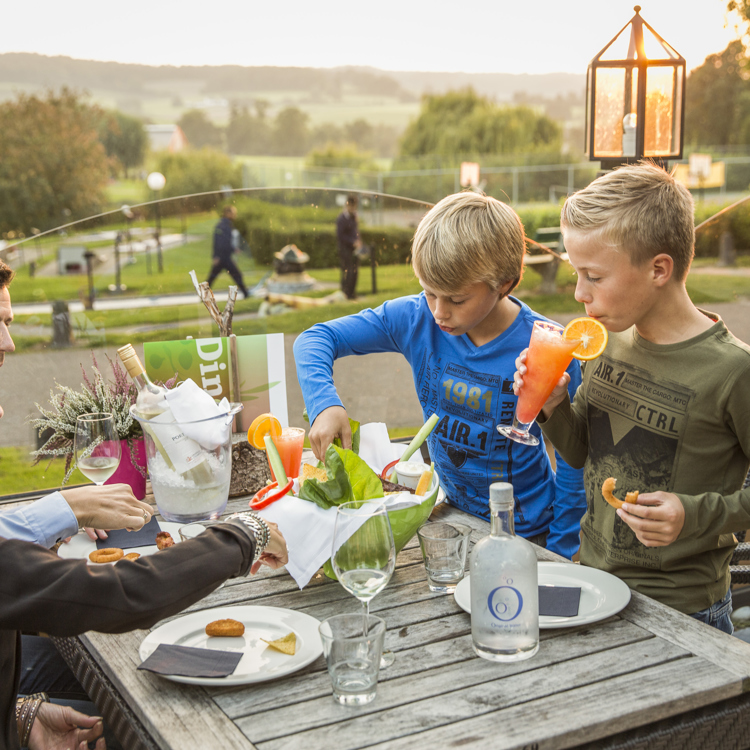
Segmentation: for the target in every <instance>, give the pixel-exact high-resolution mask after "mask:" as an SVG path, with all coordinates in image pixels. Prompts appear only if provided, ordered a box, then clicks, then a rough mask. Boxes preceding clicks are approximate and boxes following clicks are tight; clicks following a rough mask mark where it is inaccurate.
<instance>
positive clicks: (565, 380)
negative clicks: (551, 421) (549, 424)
mask: <svg viewBox="0 0 750 750" xmlns="http://www.w3.org/2000/svg"><path fill="white" fill-rule="evenodd" d="M528 353H529V350H528V349H524V350H523V351H522V352H521V353H520V354H519V355H518V357H517V358H516V373H515V375H514V376H513V393H515V394H516V396H517V395H518V394H519V393H520V391H521V390H522V389H523V376H524V375H525V374H526V373H527V372H528V370H527V369H526V357H527V355H528ZM569 383H570V375H568V373H567V372H565V373H563V376H562V377H561V378H560V380H558V381H557V384H556V385H555V387H554V388H553V389H552V393H550V395H549V398H548V399H547V400H546V401H545V402H544V406H543V407H542V408H541V413H542V415H543V416H544V417H545V419H548V418H549V416H550V415H551V414H552V412H553V411H554V410H555V409H556V408H557V407H558V406H559V405H560V404H561V403H562V402H563V401H565V397H566V396H567V395H568V384H569Z"/></svg>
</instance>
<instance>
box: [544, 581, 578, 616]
mask: <svg viewBox="0 0 750 750" xmlns="http://www.w3.org/2000/svg"><path fill="white" fill-rule="evenodd" d="M580 601H581V589H580V588H579V587H577V586H540V587H539V614H540V615H547V616H549V617H575V616H576V615H577V614H578V605H579V604H580Z"/></svg>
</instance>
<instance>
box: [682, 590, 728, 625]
mask: <svg viewBox="0 0 750 750" xmlns="http://www.w3.org/2000/svg"><path fill="white" fill-rule="evenodd" d="M731 615H732V591H731V590H729V591H727V593H726V595H725V596H724V598H723V599H720V600H719V601H718V602H714V603H713V604H712V605H711V606H710V607H708V608H706V609H702V610H701V611H700V612H693V614H692V615H690V616H691V617H693V618H695V619H696V620H699V621H700V622H705V623H706V625H710V626H711V627H712V628H716V629H717V630H721V632H722V633H728V634H729V635H732V633H734V625H732V619H731Z"/></svg>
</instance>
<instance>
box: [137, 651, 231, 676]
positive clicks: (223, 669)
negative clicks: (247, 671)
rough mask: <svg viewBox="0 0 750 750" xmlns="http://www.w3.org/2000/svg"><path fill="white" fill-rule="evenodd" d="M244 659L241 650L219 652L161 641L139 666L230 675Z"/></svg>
mask: <svg viewBox="0 0 750 750" xmlns="http://www.w3.org/2000/svg"><path fill="white" fill-rule="evenodd" d="M241 659H242V652H241V651H217V650H214V649H212V648H189V647H188V646H173V645H170V644H166V643H160V644H159V645H158V646H157V647H156V650H155V651H154V652H153V653H152V654H151V656H149V657H148V658H147V659H145V660H144V661H143V662H142V663H141V665H140V666H139V667H138V669H145V670H147V671H149V672H155V673H156V674H165V675H173V674H176V675H180V676H181V677H227V676H228V675H230V674H232V673H233V672H234V670H235V669H237V665H238V664H239V663H240V660H241Z"/></svg>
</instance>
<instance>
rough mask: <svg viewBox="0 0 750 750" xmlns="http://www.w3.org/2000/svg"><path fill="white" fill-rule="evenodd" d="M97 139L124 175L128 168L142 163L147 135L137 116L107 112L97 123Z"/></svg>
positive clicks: (126, 173)
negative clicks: (98, 123)
mask: <svg viewBox="0 0 750 750" xmlns="http://www.w3.org/2000/svg"><path fill="white" fill-rule="evenodd" d="M99 140H100V141H101V142H102V143H103V144H104V148H105V149H106V151H107V156H109V157H110V158H111V159H116V161H117V163H118V164H119V166H120V168H121V169H123V170H124V172H125V176H126V177H127V175H128V170H130V169H133V168H134V167H139V166H141V164H143V160H144V158H145V157H146V149H147V148H148V136H147V135H146V129H145V128H144V127H143V122H142V121H141V120H139V119H138V118H137V117H130V115H126V114H123V113H122V112H116V111H115V112H107V113H106V115H105V116H104V117H103V118H102V121H101V123H100V125H99ZM118 171H119V170H118Z"/></svg>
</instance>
